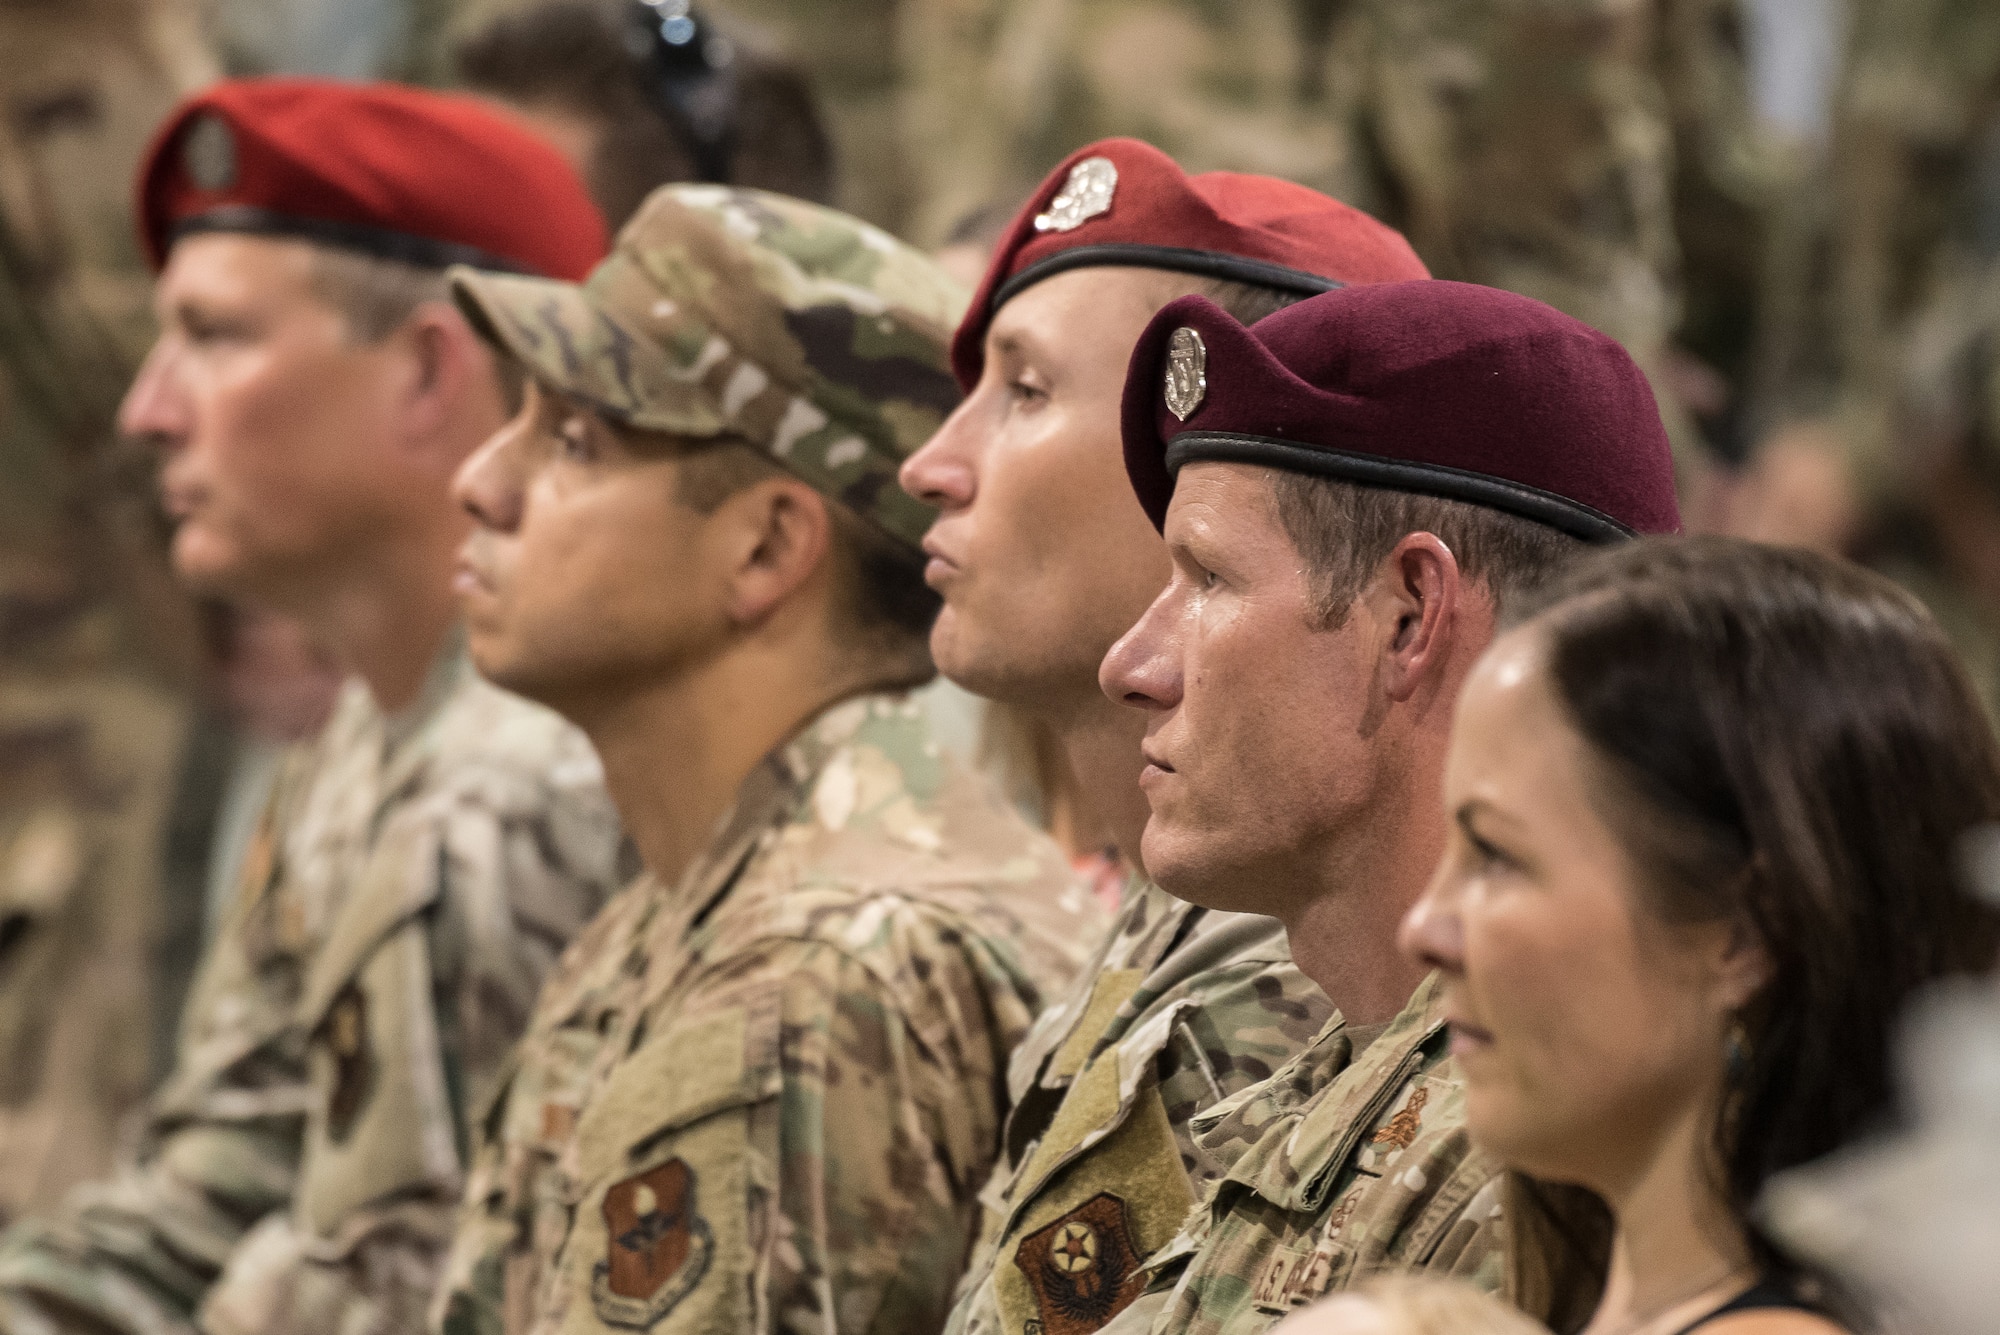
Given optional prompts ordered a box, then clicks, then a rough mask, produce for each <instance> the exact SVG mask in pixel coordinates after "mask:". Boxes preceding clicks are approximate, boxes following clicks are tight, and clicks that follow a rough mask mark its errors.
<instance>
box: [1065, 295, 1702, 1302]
mask: <svg viewBox="0 0 2000 1335" xmlns="http://www.w3.org/2000/svg"><path fill="white" fill-rule="evenodd" d="M1123 435H1124V443H1125V463H1126V468H1127V471H1128V473H1129V476H1130V478H1131V483H1132V488H1133V490H1134V492H1135V493H1136V495H1137V497H1138V499H1139V501H1140V503H1141V505H1142V506H1143V507H1144V508H1145V511H1146V513H1147V514H1148V516H1149V517H1150V518H1151V519H1152V522H1153V523H1154V524H1155V525H1157V526H1161V527H1162V528H1163V531H1164V534H1165V537H1166V540H1167V550H1168V552H1169V554H1170V556H1171V559H1172V562H1173V575H1172V578H1171V580H1170V581H1169V583H1168V584H1167V587H1166V589H1165V590H1164V591H1162V592H1161V594H1160V595H1159V597H1158V598H1157V599H1155V600H1154V602H1153V605H1152V606H1151V607H1150V608H1149V609H1148V610H1147V612H1146V614H1145V616H1144V617H1143V618H1142V619H1141V620H1140V621H1139V623H1138V624H1137V625H1136V626H1134V627H1133V628H1132V629H1131V631H1130V632H1129V633H1127V634H1126V635H1125V636H1124V637H1123V638H1122V639H1121V640H1120V641H1119V642H1118V644H1117V645H1116V647H1114V648H1113V649H1112V650H1111V652H1110V654H1109V655H1107V656H1106V658H1105V660H1104V665H1103V673H1102V680H1103V687H1104V693H1105V695H1106V696H1107V697H1108V698H1109V699H1111V700H1116V701H1121V702H1123V703H1125V704H1127V705H1131V706H1134V707H1135V709H1136V713H1137V715H1138V716H1140V717H1143V718H1144V719H1145V742H1144V746H1143V755H1144V763H1145V770H1144V773H1143V775H1142V776H1141V784H1142V786H1143V788H1144V790H1145V794H1146V798H1147V802H1148V804H1149V806H1150V809H1151V816H1150V818H1149V819H1148V821H1147V823H1146V827H1145V833H1144V836H1143V838H1142V840H1141V849H1142V851H1143V854H1144V857H1145V860H1146V866H1147V869H1148V870H1149V871H1150V872H1151V873H1152V875H1153V876H1154V877H1155V878H1156V879H1157V880H1158V881H1159V883H1160V884H1161V885H1162V886H1164V887H1166V888H1167V889H1168V890H1170V891H1172V892H1173V893H1174V894H1176V895H1179V896H1184V897H1186V898H1188V899H1190V900H1192V901H1193V902H1195V903H1198V904H1202V905H1205V906H1208V907H1211V908H1215V909H1222V910H1229V911H1234V912H1243V913H1269V914H1272V915H1273V916H1275V917H1276V918H1278V919H1279V920H1280V921H1281V922H1283V923H1284V925H1285V929H1286V931H1287V933H1288V936H1289V939H1290V942H1291V947H1292V955H1293V958H1294V959H1295V960H1296V961H1297V962H1298V965H1299V967H1300V968H1301V969H1302V970H1303V971H1304V972H1305V973H1306V974H1307V976H1309V977H1310V978H1312V979H1313V981H1315V982H1317V983H1318V984H1319V985H1320V986H1321V987H1322V988H1323V989H1325V991H1326V993H1327V995H1328V996H1330V997H1331V998H1332V999H1333V1002H1334V1004H1335V1005H1336V1006H1337V1007H1338V1008H1339V1014H1338V1015H1336V1016H1335V1017H1334V1018H1333V1019H1332V1020H1330V1021H1329V1022H1328V1023H1327V1024H1326V1026H1325V1028H1324V1029H1322V1030H1321V1031H1320V1033H1319V1035H1318V1036H1317V1037H1315V1038H1314V1039H1313V1041H1312V1042H1311V1044H1310V1045H1308V1046H1307V1047H1306V1048H1305V1049H1304V1050H1303V1051H1301V1052H1300V1053H1298V1054H1297V1055H1296V1056H1295V1057H1293V1058H1292V1060H1291V1061H1290V1062H1288V1063H1287V1064H1286V1065H1284V1066H1283V1067H1281V1068H1280V1069H1279V1070H1277V1071H1276V1072H1275V1073H1274V1074H1272V1075H1271V1077H1270V1078H1269V1079H1268V1080H1265V1081H1263V1082H1262V1083H1260V1084H1256V1085H1253V1086H1251V1087H1250V1088H1248V1089H1246V1090H1244V1091H1243V1092H1241V1093H1240V1094H1238V1095H1237V1096H1236V1097H1235V1098H1233V1099H1231V1100H1229V1101H1228V1102H1227V1103H1224V1104H1222V1105H1220V1106H1218V1107H1215V1108H1211V1109H1209V1110H1207V1111H1205V1112H1202V1113H1200V1114H1198V1115H1197V1116H1196V1117H1195V1118H1194V1121H1193V1139H1194V1144H1195V1150H1196V1153H1197V1154H1199V1155H1202V1156H1207V1157H1213V1158H1215V1159H1218V1160H1220V1161H1222V1162H1226V1163H1229V1164H1231V1165H1232V1167H1231V1168H1230V1169H1229V1171H1228V1172H1227V1173H1226V1174H1225V1175H1224V1176H1223V1177H1222V1178H1221V1180H1220V1181H1219V1182H1218V1183H1217V1184H1216V1188H1215V1190H1214V1192H1213V1193H1212V1194H1211V1195H1210V1196H1209V1198H1208V1199H1207V1200H1206V1201H1204V1202H1203V1203H1202V1206H1201V1207H1200V1208H1199V1209H1197V1210H1196V1211H1194V1212H1193V1213H1192V1214H1191V1215H1190V1216H1189V1217H1188V1220H1187V1222H1186V1224H1185V1225H1184V1226H1183V1227H1182V1229H1181V1231H1180V1234H1179V1235H1178V1236H1177V1237H1176V1238H1175V1240H1174V1241H1173V1242H1172V1243H1170V1244H1169V1245H1168V1246H1167V1247H1166V1248H1164V1249H1162V1250H1161V1251H1159V1252H1158V1253H1156V1254H1155V1255H1154V1256H1153V1257H1152V1259H1151V1261H1150V1262H1149V1263H1148V1266H1147V1269H1146V1272H1145V1273H1146V1278H1145V1280H1144V1283H1145V1285H1146V1292H1145V1294H1144V1295H1143V1296H1142V1297H1141V1298H1139V1299H1138V1300H1137V1301H1135V1302H1134V1303H1133V1304H1132V1305H1131V1306H1130V1307H1128V1308H1127V1309H1126V1311H1125V1313H1124V1314H1123V1316H1121V1318H1120V1319H1119V1320H1118V1321H1117V1322H1114V1323H1113V1326H1112V1327H1111V1328H1112V1329H1113V1330H1116V1331H1118V1332H1120V1333H1121V1335H1136V1333H1137V1332H1139V1331H1154V1332H1169V1331H1171V1332H1174V1335H1183V1333H1186V1332H1192V1333H1194V1335H1252V1333H1253V1332H1261V1331H1263V1330H1265V1329H1266V1328H1268V1327H1269V1326H1270V1325H1271V1324H1272V1323H1273V1322H1275V1321H1276V1320H1277V1319H1278V1318H1279V1317H1280V1316H1282V1315H1283V1314H1284V1313H1285V1312H1287V1311H1289V1310H1290V1309H1292V1308H1294V1307H1298V1306H1301V1305H1303V1304H1305V1303H1307V1302H1310V1301H1312V1300H1313V1299H1315V1298H1317V1297H1319V1296H1320V1295H1322V1294H1324V1293H1326V1292H1327V1291H1329V1290H1331V1289H1335V1288H1342V1287H1345V1286H1346V1285H1348V1284H1350V1283H1353V1282H1355V1281H1357V1280H1360V1279H1363V1278H1366V1277H1367V1276H1369V1275H1371V1274H1375V1273H1379V1272H1383V1271H1394V1270H1405V1269H1411V1268H1418V1267H1422V1268H1427V1269H1431V1270H1434V1271H1441V1272H1446V1273H1453V1274H1459V1275H1464V1276H1467V1277H1469V1278H1471V1279H1473V1280H1475V1281H1476V1282H1480V1283H1483V1284H1486V1285H1488V1286H1497V1285H1498V1283H1499V1282H1500V1280H1501V1278H1502V1276H1501V1268H1502V1257H1501V1254H1500V1249H1499V1230H1498V1228H1497V1224H1498V1222H1499V1212H1500V1184H1499V1180H1498V1177H1497V1171H1498V1170H1497V1165H1496V1164H1495V1163H1494V1162H1493V1161H1492V1160H1490V1159H1488V1158H1487V1157H1486V1156H1485V1155H1484V1154H1483V1153H1481V1152H1480V1151H1478V1150H1477V1149H1476V1148H1475V1147H1473V1146H1472V1145H1471V1143H1470V1142H1469V1140H1468V1138H1467V1132H1466V1129H1465V1123H1464V1090H1463V1086H1462V1084H1461V1082H1460V1080H1459V1077H1458V1074H1457V1068H1456V1065H1455V1064H1454V1063H1453V1062H1452V1060H1451V1056H1450V1042H1451V1040H1450V1034H1449V1031H1448V1029H1447V1025H1446V1017H1445V1015H1444V1013H1443V999H1442V997H1441V994H1440V993H1439V991H1438V988H1437V985H1436V978H1435V975H1433V976H1431V977H1425V976H1424V973H1423V970H1422V969H1421V967H1420V966H1417V965H1415V964H1414V963H1412V962H1411V961H1410V959H1409V958H1408V957H1406V956H1404V955H1403V954H1401V953H1400V952H1399V951H1398V950H1397V948H1396V931H1397V926H1398V924H1399V923H1400V921H1401V919H1402V917H1403V914H1404V913H1405V911H1406V910H1407V909H1408V908H1409V906H1410V905H1411V903H1413V902H1414V901H1415V899H1416V897H1417V896H1418V894H1420V893H1421V891H1422V890H1423V888H1424V885H1425V883H1426V882H1427V881H1428V880H1429V878H1430V873H1431V870H1432V868H1433V867H1435V866H1436V865H1437V862H1438V858H1439V855H1440V853H1441V852H1442V850H1443V847H1444V838H1445V831H1446V824H1447V821H1446V816H1445V812H1444V809H1443V765H1444V756H1445V749H1446V741H1447V736H1448V734H1449V731H1450V726H1451V715H1452V709H1453V706H1454V704H1455V703H1456V700H1457V696H1458V689H1459V686H1460V685H1461V684H1462V683H1463V681H1464V680H1465V678H1466V676H1467V675H1468V673H1469V672H1470V670H1471V668H1472V666H1473V663H1474V661H1475V660H1476V659H1477V658H1478V656H1479V654H1480V653H1481V651H1482V650H1484V648H1485V647H1486V644H1487V642H1488V641H1489V640H1490V639H1491V638H1492V634H1493V628H1494V624H1495V620H1496V616H1497V613H1498V611H1499V609H1500V608H1501V606H1502V604H1504V603H1505V602H1506V601H1507V600H1508V599H1510V598H1512V597H1515V596H1517V595H1519V594H1520V593H1521V592H1523V591H1525V590H1527V589H1529V588H1532V587H1533V586H1534V585H1536V584H1537V583H1539V582H1541V581H1542V580H1544V579H1546V578H1548V577H1549V576H1551V575H1553V574H1555V573H1556V572H1558V571H1559V570H1561V569H1562V568H1563V567H1564V566H1566V565H1567V564H1568V563H1570V562H1571V561H1572V560H1574V559H1575V558H1576V557H1578V556H1580V555H1581V554H1583V553H1584V552H1585V551H1587V550H1588V549H1589V547H1590V546H1591V545H1592V544H1599V543H1610V542H1619V541H1623V540H1625V539H1626V538H1628V537H1630V536H1631V535H1633V534H1634V533H1663V532H1672V531H1674V530H1676V529H1678V528H1679V512H1678V510H1677V509H1676V505H1675V500H1674V490H1673V461H1672V455H1671V451H1670V450H1669V448H1668V444H1667V437H1666V432H1665V429H1664V428H1663V427H1662V426H1661V423H1660V416H1659V410H1658V409H1657V407H1656V406H1655V404H1654V401H1653V396H1652V392H1651V390H1650V389H1649V388H1648V386H1647V384H1646V380H1645V377H1644V376H1642V375H1641V374H1640V372H1639V370H1638V368H1637V367H1636V366H1635V365H1634V364H1633V362H1632V359H1631V358H1630V357H1629V356H1627V355H1626V353H1625V352H1624V351H1623V350H1622V349H1621V348H1620V347H1619V346H1618V345H1617V344H1616V343H1615V342H1613V341H1612V340H1611V339H1610V338H1608V337H1606V336H1605V335H1603V334H1600V333H1598V332H1596V331H1595V330H1593V329H1591V328H1589V327H1588V326H1586V325H1583V324H1581V323H1579V322H1578V321H1576V320H1573V319H1571V318H1570V317H1568V316H1566V315H1562V314H1560V313H1559V312H1557V311H1555V310H1553V309H1551V308H1549V307H1547V306H1544V305H1542V304H1541V303H1539V302H1536V301H1532V300H1530V299H1528V298H1526V297H1520V296H1515V295H1513V294H1511V293H1507V292H1501V291H1498V290H1496V289H1493V288H1484V287H1474V286H1471V285H1468V284H1462V283H1446V282H1421V283H1396V284H1385V285H1381V286H1377V287H1371V288H1354V289H1350V290H1347V291H1344V292H1330V293H1327V294H1325V295H1323V296H1319V297H1314V298H1312V299H1310V300H1308V301H1305V302H1302V303H1299V304H1297V305H1295V306H1292V307H1291V308H1289V309H1287V310H1284V311H1281V312H1279V313H1277V314H1275V315H1273V316H1271V317H1270V318H1268V319H1266V320H1264V321H1262V322H1260V323H1258V324H1256V325H1254V326H1251V327H1247V328H1246V327H1245V326H1244V325H1243V324H1242V323H1241V322H1239V321H1238V320H1237V319H1235V318H1234V317H1232V316H1231V315H1230V314H1229V313H1228V312H1226V311H1224V310H1223V309H1221V308H1220V307H1218V306H1217V305H1215V304H1214V303H1213V302H1210V301H1206V300H1204V299H1202V298H1200V297H1190V298H1186V299H1183V300H1181V301H1177V302H1174V303H1173V304H1171V305H1169V306H1167V307H1166V308H1165V309H1163V310H1162V311H1160V313H1159V314H1158V315H1157V316H1156V317H1155V318H1154V320H1153V321H1152V323H1151V324H1150V325H1149V326H1148V327H1147V329H1146V331H1145V333H1144V334H1143V335H1142V336H1141V337H1140V339H1139V342H1138V347H1137V349H1136V350H1135V352H1134V353H1133V357H1132V363H1131V372H1130V376H1129V378H1128V380H1127V383H1126V387H1125V395H1124V413H1123Z"/></svg>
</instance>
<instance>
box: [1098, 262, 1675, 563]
mask: <svg viewBox="0 0 2000 1335" xmlns="http://www.w3.org/2000/svg"><path fill="white" fill-rule="evenodd" d="M1124 435H1125V470H1126V473H1127V474H1128V475H1129V476H1130V477H1131V479H1132V489H1133V490H1134V491H1136V492H1137V493H1138V495H1139V503H1140V504H1141V505H1143V506H1144V507H1145V509H1146V513H1147V514H1148V515H1150V516H1152V520H1153V524H1154V526H1155V527H1157V528H1164V527H1165V524H1166V514H1167V502H1168V501H1169V500H1170V499H1172V497H1173V494H1174V474H1175V472H1176V471H1177V470H1179V469H1180V467H1181V466H1182V465H1183V464H1188V463H1193V462H1195V461H1197V460H1202V459H1221V460H1230V461H1234V462H1238V463H1251V464H1262V465H1264V466H1266V467H1270V468H1282V469H1287V470H1289V471H1292V472H1298V473H1312V474H1316V475H1318V476H1321V477H1331V478H1339V479H1342V480H1344V481H1348V482H1354V483H1359V484H1361V485H1363V486H1372V487H1386V488H1390V489H1393V490H1397V491H1412V492H1421V493H1423V494H1425V495H1429V496H1443V497H1448V498H1450V499H1452V500H1458V501H1469V502H1471V503H1473V504H1475V505H1485V506H1490V507H1492V508H1493V509H1495V510H1504V511H1506V512H1507V513H1509V514H1515V515H1520V516H1522V517H1524V518H1527V519H1533V520H1536V521H1538V522H1540V523H1544V524H1547V525H1549V526H1550V527H1552V528H1557V529H1560V530H1562V531H1563V532H1565V533H1568V534H1571V535H1573V536H1575V537H1578V538H1582V539H1585V540H1586V541H1590V542H1615V541H1618V540H1619V539H1622V538H1627V537H1630V536H1632V535H1633V534H1634V533H1676V532H1679V531H1680V526H1681V521H1680V509H1679V506H1678V504H1677V503H1676V501H1675V499H1674V464H1673V456H1672V453H1671V451H1670V450H1669V449H1668V446H1667V433H1666V429H1665V428H1664V427H1662V426H1661V425H1660V410H1659V407H1658V405H1656V404H1655V403H1654V401H1653V391H1652V388H1651V387H1650V386H1649V385H1648V384H1647V383H1646V377H1645V376H1644V375H1643V374H1641V372H1640V370H1639V368H1638V366H1636V365H1635V364H1634V363H1633V361H1632V358H1631V357H1630V356H1628V355H1627V354H1626V352H1625V349H1623V348H1621V347H1619V346H1618V344H1617V342H1616V341H1615V340H1613V339H1611V338H1608V337H1606V336H1605V335H1603V334H1600V333H1599V332H1597V331H1596V330H1595V329H1592V328H1591V327H1590V326H1589V325H1586V324H1584V323H1582V322H1581V321H1578V320H1573V319H1571V318H1570V317H1569V316H1567V315H1564V314H1563V313H1562V312H1560V311H1558V310H1555V309H1554V308H1552V307H1549V306H1544V305H1543V304H1542V303H1541V302H1539V301H1532V300H1530V299H1529V298H1527V297H1522V296H1516V295H1515V294H1514V293H1511V292H1502V291H1500V290H1499V289H1497V288H1490V287H1477V286H1474V285H1473V284H1470V283H1447V282H1439V281H1427V282H1420V283H1388V284H1382V285H1379V286H1374V287H1354V288H1348V289H1345V290H1344V291H1339V292H1328V293H1326V294H1324V295H1322V296H1317V297H1312V298H1310V299H1308V300H1306V301H1302V302H1299V303H1298V304H1297V305H1294V306H1289V307H1287V308H1285V309H1284V310H1282V311H1279V312H1278V313H1277V314H1275V315H1270V316H1266V317H1265V318H1264V319H1262V320H1259V321H1258V322H1257V323H1256V324H1254V325H1251V326H1249V327H1248V328H1245V327H1244V326H1243V325H1241V324H1238V323H1237V322H1236V321H1235V320H1234V319H1233V318H1231V316H1230V315H1229V314H1228V313H1227V312H1225V311H1223V310H1222V309H1221V308H1220V307H1218V306H1217V305H1215V303H1213V302H1211V301H1208V300H1206V299H1205V298H1202V297H1183V298H1181V299H1180V300H1178V301H1175V302H1172V303H1170V304H1169V305H1167V306H1166V307H1165V308H1164V309H1163V310H1161V311H1160V313H1159V314H1158V315H1157V316H1155V317H1154V319H1153V322H1152V323H1151V324H1150V325H1148V326H1147V327H1146V332H1145V333H1144V334H1142V335H1141V336H1140V338H1139V343H1138V346H1137V347H1136V348H1135V349H1134V351H1133V353H1132V365H1131V370H1130V371H1129V373H1128V374H1127V376H1126V380H1125V402H1124Z"/></svg>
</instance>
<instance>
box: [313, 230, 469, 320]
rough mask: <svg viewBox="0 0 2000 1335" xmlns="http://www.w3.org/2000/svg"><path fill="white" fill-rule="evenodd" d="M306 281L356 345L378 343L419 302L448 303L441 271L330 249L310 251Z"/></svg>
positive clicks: (412, 310)
mask: <svg viewBox="0 0 2000 1335" xmlns="http://www.w3.org/2000/svg"><path fill="white" fill-rule="evenodd" d="M311 281H312V289H313V293H314V294H315V295H316V296H318V297H319V299H320V300H321V301H324V302H325V303H326V304H327V305H329V306H331V307H332V308H333V309H334V310H335V311H337V312H339V314H340V316H341V318H342V319H344V320H345V321H346V322H347V334H348V337H349V338H350V339H352V340H353V341H354V342H356V343H380V342H381V341H382V340H383V339H385V338H387V337H389V335H391V334H393V333H395V332H396V331H397V330H398V329H401V328H402V327H403V325H404V324H405V323H407V322H408V320H409V318H410V317H411V316H412V315H414V314H416V312H417V307H419V306H421V305H423V304H424V303H425V302H430V301H437V302H443V303H445V304H447V305H449V304H450V302H451V290H450V288H449V287H448V286H447V285H446V283H445V277H444V270H442V269H426V268H423V267H421V266H419V265H415V264H405V263H403V262H402V261H401V260H385V259H378V258H376V257H375V256H373V255H364V254H362V253H361V252H360V251H356V250H343V249H337V248H335V247H332V246H314V247H313V259H312V280H311Z"/></svg>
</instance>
